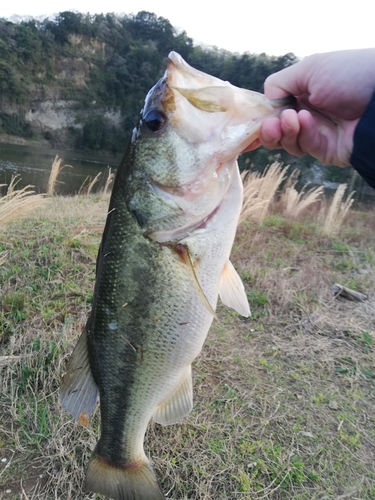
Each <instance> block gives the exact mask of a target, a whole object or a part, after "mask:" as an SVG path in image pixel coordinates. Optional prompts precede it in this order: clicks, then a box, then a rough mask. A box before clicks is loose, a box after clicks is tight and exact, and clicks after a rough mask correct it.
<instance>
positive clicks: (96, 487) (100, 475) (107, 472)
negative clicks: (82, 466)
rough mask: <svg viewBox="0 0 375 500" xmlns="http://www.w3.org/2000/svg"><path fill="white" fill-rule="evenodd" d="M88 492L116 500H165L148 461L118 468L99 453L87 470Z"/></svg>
mask: <svg viewBox="0 0 375 500" xmlns="http://www.w3.org/2000/svg"><path fill="white" fill-rule="evenodd" d="M85 488H86V490H88V491H92V492H94V493H101V494H102V495H106V496H107V497H109V498H112V499H113V500H165V497H164V494H163V492H162V490H161V488H160V485H159V483H158V480H157V478H156V475H155V472H154V470H153V468H152V467H151V464H150V463H149V462H148V461H143V462H137V463H131V464H127V465H123V466H115V465H114V464H112V463H111V462H108V461H107V460H105V459H104V458H102V457H101V456H100V455H99V454H98V453H96V452H94V453H93V455H92V457H91V460H90V463H89V467H88V469H87V477H86V485H85Z"/></svg>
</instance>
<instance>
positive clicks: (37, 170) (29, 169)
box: [0, 143, 121, 195]
mask: <svg viewBox="0 0 375 500" xmlns="http://www.w3.org/2000/svg"><path fill="white" fill-rule="evenodd" d="M56 155H59V157H60V158H63V162H62V164H63V165H66V164H68V165H71V167H66V168H64V169H63V171H62V172H61V173H60V174H59V177H58V183H57V185H56V190H55V191H56V194H61V195H72V194H76V193H78V191H79V190H80V188H81V186H82V184H83V183H84V181H85V179H86V178H87V177H89V178H92V179H93V178H94V177H95V176H96V175H97V174H98V173H99V172H101V176H100V182H99V183H98V184H97V185H96V187H95V188H94V191H95V189H100V188H103V187H104V185H105V181H106V179H107V175H108V167H110V168H112V172H114V170H115V169H116V168H117V167H118V165H119V163H120V160H121V156H100V155H99V154H95V153H91V154H88V153H83V152H80V151H79V152H77V151H71V150H58V149H47V148H42V147H37V146H19V145H15V144H1V143H0V184H7V185H9V183H10V181H11V179H12V176H14V175H19V176H20V181H19V184H18V185H17V187H18V188H22V187H25V186H27V185H32V186H34V189H35V191H36V192H38V193H45V192H46V190H47V184H48V178H49V175H50V172H51V166H52V162H53V160H54V158H55V156H56ZM4 190H5V188H2V191H1V194H4Z"/></svg>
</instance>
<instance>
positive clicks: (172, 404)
mask: <svg viewBox="0 0 375 500" xmlns="http://www.w3.org/2000/svg"><path fill="white" fill-rule="evenodd" d="M192 409H193V381H192V376H191V365H190V366H189V369H188V371H187V373H186V374H185V376H184V378H183V379H182V381H181V383H180V384H179V386H178V387H177V389H175V390H174V391H173V393H172V394H171V395H170V396H169V398H168V399H166V400H165V401H163V402H162V403H161V404H160V405H159V406H158V408H157V410H156V412H155V413H154V420H155V422H157V423H158V424H161V425H171V424H176V423H177V422H180V420H182V419H183V418H184V417H186V416H187V415H189V413H190V412H191V410H192Z"/></svg>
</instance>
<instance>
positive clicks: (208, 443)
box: [0, 195, 375, 500]
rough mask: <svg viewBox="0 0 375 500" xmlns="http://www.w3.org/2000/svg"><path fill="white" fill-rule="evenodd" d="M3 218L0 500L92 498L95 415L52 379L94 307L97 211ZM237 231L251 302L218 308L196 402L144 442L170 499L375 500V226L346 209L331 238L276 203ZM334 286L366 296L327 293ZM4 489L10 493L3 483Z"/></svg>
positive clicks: (91, 201) (91, 204)
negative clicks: (64, 400) (69, 407)
mask: <svg viewBox="0 0 375 500" xmlns="http://www.w3.org/2000/svg"><path fill="white" fill-rule="evenodd" d="M51 207H52V208H51V210H49V211H48V214H46V213H44V212H42V211H36V212H34V213H33V214H31V215H30V217H29V218H28V219H25V220H22V221H17V222H14V223H13V224H9V225H7V226H4V227H0V241H1V242H4V244H3V248H2V251H3V252H8V258H7V260H6V261H5V262H4V264H3V265H2V266H1V267H0V281H1V283H3V284H4V285H3V286H2V287H1V289H0V307H1V310H0V322H1V324H0V393H1V395H2V396H1V398H0V414H1V416H2V418H1V420H0V443H1V445H0V458H6V459H7V461H6V462H1V461H0V497H1V496H2V498H4V499H5V500H20V499H22V500H24V499H30V500H31V499H33V500H52V499H61V500H76V499H77V498H80V499H82V500H83V499H85V500H93V499H94V498H97V499H98V498H101V497H100V496H98V495H97V496H95V495H91V494H85V493H84V492H83V491H82V487H83V482H84V474H85V467H86V465H87V463H88V459H89V455H90V453H91V451H92V449H93V447H94V446H95V443H96V441H97V436H98V427H99V419H98V414H96V416H95V417H94V419H93V421H92V422H91V423H90V427H89V428H87V429H86V428H83V427H80V426H79V425H78V424H76V423H75V422H73V420H72V419H71V418H70V416H69V415H67V414H66V413H64V412H63V411H62V410H61V408H60V405H59V402H58V388H59V384H60V376H61V374H62V373H63V371H64V368H65V366H66V361H67V359H68V357H69V355H70V353H71V351H72V349H73V346H74V344H75V342H76V339H77V337H78V335H79V334H80V332H81V330H82V328H83V326H84V324H85V321H86V318H87V314H88V312H89V309H90V307H91V303H90V302H91V297H92V290H93V284H94V274H95V255H96V250H97V246H98V244H99V240H100V234H101V229H102V227H103V224H104V218H105V214H106V210H107V208H106V207H107V202H106V201H103V200H102V198H101V197H99V196H93V195H92V196H89V197H88V196H76V197H73V198H69V199H65V198H59V197H55V198H53V199H52V200H51ZM269 214H271V215H267V216H265V218H264V220H263V223H262V224H259V223H252V222H251V221H247V222H246V223H245V224H242V225H241V226H240V227H239V230H238V236H237V238H236V242H235V246H234V251H233V255H232V260H233V261H234V263H235V266H236V268H237V269H238V271H239V273H240V275H241V277H242V279H243V281H244V284H245V287H246V290H247V294H248V297H249V301H250V304H251V308H252V311H253V316H252V318H249V319H246V320H244V319H240V318H239V317H238V315H237V314H236V313H234V312H233V311H230V310H228V309H226V308H224V307H222V306H219V309H218V316H219V319H220V321H219V322H214V325H213V328H212V329H211V331H210V334H209V337H208V339H207V342H206V345H205V347H204V349H203V351H202V354H201V356H199V358H198V359H197V361H196V363H195V364H194V396H195V404H194V409H193V412H192V413H191V415H190V416H189V417H188V418H186V419H184V421H183V422H182V423H181V424H179V425H174V426H169V427H161V426H159V425H156V424H154V425H151V426H150V428H149V431H148V434H147V436H146V451H147V454H148V455H149V456H150V457H151V459H152V461H153V463H154V465H155V468H156V470H157V474H158V477H159V479H160V481H161V483H162V486H163V489H164V491H165V492H166V493H167V498H169V499H173V500H250V499H251V500H263V499H271V500H286V499H288V500H318V499H319V500H323V499H327V500H328V499H330V500H331V499H332V500H333V499H336V500H337V499H339V498H347V499H353V500H354V499H361V500H373V499H374V498H375V418H374V415H375V400H374V381H375V370H374V356H375V301H374V296H375V295H374V290H375V273H374V267H375V250H374V248H375V236H374V235H375V222H374V217H373V214H372V213H371V212H368V213H366V212H356V211H353V210H349V212H348V213H347V216H346V219H345V220H344V222H343V224H342V227H341V232H340V238H339V239H338V238H332V237H330V238H327V237H325V236H323V235H322V234H321V231H320V228H319V227H318V226H317V224H316V221H315V220H311V217H310V216H309V217H308V216H307V215H305V216H304V214H303V212H302V213H301V214H300V216H299V220H298V221H297V220H295V219H294V218H293V219H290V218H286V217H284V216H283V215H282V212H280V210H279V202H271V203H270V205H269ZM335 282H339V283H342V284H344V285H346V286H348V287H349V288H353V289H357V290H358V291H362V292H364V293H367V294H368V295H369V297H370V299H369V301H367V302H364V303H350V302H347V301H344V300H341V299H334V298H333V296H332V294H331V292H330V286H331V285H332V284H333V283H335ZM8 490H10V493H6V491H8Z"/></svg>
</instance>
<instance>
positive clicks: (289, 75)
mask: <svg viewBox="0 0 375 500" xmlns="http://www.w3.org/2000/svg"><path fill="white" fill-rule="evenodd" d="M308 59H309V58H306V59H304V60H302V61H300V62H298V63H297V64H293V65H292V66H289V67H288V68H285V69H283V70H281V71H279V72H277V73H274V74H272V75H270V76H269V77H268V78H267V79H266V81H265V82H264V94H265V95H266V97H268V98H269V99H277V98H279V97H286V96H288V95H295V96H299V95H301V94H304V93H306V92H307V91H308V76H309V73H308V71H304V70H303V67H305V69H308V66H309V63H308Z"/></svg>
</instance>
